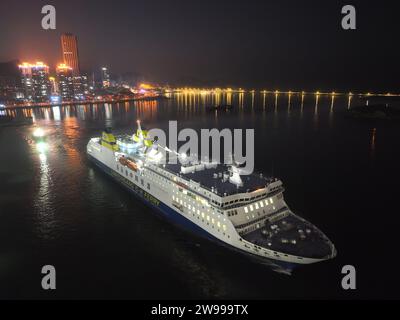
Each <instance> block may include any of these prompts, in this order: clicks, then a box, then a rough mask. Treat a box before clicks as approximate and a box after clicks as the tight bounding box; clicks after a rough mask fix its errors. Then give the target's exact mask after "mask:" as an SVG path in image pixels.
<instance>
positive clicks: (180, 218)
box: [87, 139, 335, 269]
mask: <svg viewBox="0 0 400 320" xmlns="http://www.w3.org/2000/svg"><path fill="white" fill-rule="evenodd" d="M87 153H88V156H89V158H90V159H91V160H92V161H93V162H94V163H95V164H96V165H97V166H98V167H99V168H101V169H102V170H103V171H104V172H106V173H107V174H108V175H109V176H111V177H112V178H113V179H114V180H116V181H117V182H119V183H120V184H122V185H123V186H124V187H125V188H127V189H128V190H129V191H131V192H132V193H133V194H135V195H136V196H137V197H138V198H140V199H141V200H142V201H144V202H145V203H146V204H147V205H149V206H150V207H152V208H153V209H154V210H156V211H157V212H159V213H160V214H162V215H163V216H164V217H166V218H167V219H168V220H170V221H172V222H173V223H175V224H178V225H180V226H182V227H184V228H185V229H187V230H189V231H190V232H194V233H196V234H199V235H200V236H202V237H206V238H208V239H211V240H213V241H216V242H218V243H220V244H223V245H225V246H228V247H230V248H232V249H236V250H239V251H241V252H243V253H246V254H250V255H252V256H253V257H256V258H261V259H263V260H268V261H273V262H276V263H278V265H279V266H282V265H283V266H284V267H285V268H287V269H292V267H293V266H295V265H298V264H310V263H315V262H319V261H323V260H326V259H329V258H332V257H333V256H334V255H335V251H334V248H333V251H332V256H329V257H323V258H309V257H304V256H297V255H290V254H287V253H283V252H277V251H276V250H270V249H268V248H264V247H260V246H258V245H255V244H254V243H251V242H249V241H247V240H245V239H244V238H243V237H242V236H241V235H240V234H239V233H238V231H237V225H236V226H235V225H234V224H233V222H232V221H231V219H230V218H228V215H227V212H225V211H220V210H214V209H213V208H211V207H207V206H206V207H205V206H204V203H201V202H199V201H198V199H199V197H196V198H197V201H196V200H195V199H193V196H192V197H189V194H190V193H189V194H188V195H186V198H185V195H184V194H182V192H179V191H178V190H179V189H181V186H182V184H179V182H176V181H174V180H172V179H166V178H165V176H163V175H162V174H159V172H158V171H157V168H156V167H155V168H151V167H144V168H143V170H141V171H140V172H139V171H134V170H131V169H130V168H128V167H126V166H122V165H121V164H120V163H119V162H118V159H117V157H116V154H115V152H114V151H112V150H110V149H109V148H107V147H104V146H102V145H101V144H99V143H98V140H96V139H92V140H91V141H90V142H89V143H88V146H87ZM154 169H155V170H154ZM180 191H182V190H180ZM182 197H183V201H182ZM274 203H275V205H274V209H275V210H276V211H278V210H279V208H287V205H286V203H285V202H284V200H283V197H275V199H274ZM271 210H272V209H271Z"/></svg>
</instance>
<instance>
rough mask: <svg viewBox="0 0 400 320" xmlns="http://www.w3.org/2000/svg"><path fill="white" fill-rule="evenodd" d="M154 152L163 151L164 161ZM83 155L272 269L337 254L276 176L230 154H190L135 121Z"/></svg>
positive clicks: (176, 218)
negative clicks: (222, 157) (221, 157)
mask: <svg viewBox="0 0 400 320" xmlns="http://www.w3.org/2000/svg"><path fill="white" fill-rule="evenodd" d="M138 123H139V122H138ZM161 150H164V151H165V152H166V154H168V158H169V161H168V162H166V163H164V161H163V159H164V155H163V153H162V152H161ZM87 153H88V156H89V159H91V160H92V161H93V162H94V163H95V164H96V165H97V166H98V167H99V168H100V169H102V170H103V171H105V172H106V173H107V174H108V175H109V176H110V177H112V178H113V179H115V180H116V181H117V182H119V183H120V184H122V185H123V186H124V187H125V188H127V189H128V190H129V191H131V192H132V193H133V194H134V195H135V196H137V197H138V198H140V199H141V200H143V201H144V202H145V203H146V204H148V205H149V206H150V207H151V208H153V209H154V210H155V212H158V213H160V214H161V215H162V216H163V217H165V218H166V219H168V220H170V221H172V222H174V223H176V224H178V225H180V226H183V227H184V228H185V229H187V230H189V231H191V232H193V233H197V234H199V235H202V236H204V237H205V238H208V239H211V240H213V241H215V242H217V243H219V244H221V245H223V246H225V247H229V248H231V249H234V250H236V251H238V252H241V253H244V254H247V255H249V256H251V257H253V258H254V259H256V260H261V261H264V262H266V263H268V264H272V265H275V266H276V268H275V269H280V270H286V271H287V272H290V270H292V269H293V268H294V267H295V266H296V265H303V264H310V263H316V262H320V261H324V260H327V259H331V258H333V257H335V255H336V250H335V247H334V245H333V244H332V242H331V241H330V240H329V239H328V238H327V237H326V236H325V235H324V234H323V233H322V232H321V231H320V230H319V229H318V228H317V227H315V226H314V225H313V224H311V223H310V222H308V221H306V220H305V219H303V218H301V217H299V216H298V215H296V214H295V213H293V212H292V211H291V210H290V209H289V207H288V205H287V204H286V202H285V200H284V198H283V191H284V188H283V184H282V182H281V180H279V179H277V178H274V177H265V176H264V175H262V174H256V173H252V174H248V173H246V172H244V171H243V168H242V167H241V165H240V164H238V163H236V161H235V160H234V159H232V163H231V164H219V163H217V162H211V161H207V160H204V161H202V160H197V159H192V158H191V157H190V156H189V155H186V154H179V153H178V152H176V151H174V150H171V149H169V148H168V147H166V146H161V145H160V144H159V143H158V140H157V139H156V138H154V139H152V138H151V137H150V136H148V133H147V132H146V131H144V130H141V128H140V123H139V129H138V130H137V132H136V133H135V134H134V135H133V136H129V135H123V136H114V135H113V134H112V133H111V130H109V129H108V130H106V131H104V132H103V134H102V136H101V137H96V138H92V139H90V141H89V143H88V145H87ZM171 160H176V161H171ZM278 267H280V268H278Z"/></svg>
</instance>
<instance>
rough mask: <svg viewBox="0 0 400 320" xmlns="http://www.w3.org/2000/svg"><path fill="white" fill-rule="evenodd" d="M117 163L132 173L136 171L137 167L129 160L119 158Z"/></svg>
mask: <svg viewBox="0 0 400 320" xmlns="http://www.w3.org/2000/svg"><path fill="white" fill-rule="evenodd" d="M119 163H121V164H122V165H123V166H126V167H128V168H129V169H131V170H133V171H137V170H138V165H137V164H136V162H135V161H133V160H132V159H131V158H125V157H120V158H119Z"/></svg>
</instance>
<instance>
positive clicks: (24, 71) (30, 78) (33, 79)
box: [19, 62, 51, 102]
mask: <svg viewBox="0 0 400 320" xmlns="http://www.w3.org/2000/svg"><path fill="white" fill-rule="evenodd" d="M19 69H20V71H21V80H22V87H23V88H24V94H25V99H27V100H33V101H34V102H47V101H49V97H50V91H51V85H50V81H49V67H48V66H47V65H45V64H44V63H43V62H36V64H30V63H27V62H24V63H23V64H20V65H19Z"/></svg>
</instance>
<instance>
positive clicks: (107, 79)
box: [101, 67, 110, 88]
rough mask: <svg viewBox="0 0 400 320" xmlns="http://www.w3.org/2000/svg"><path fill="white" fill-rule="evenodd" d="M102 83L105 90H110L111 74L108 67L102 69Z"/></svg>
mask: <svg viewBox="0 0 400 320" xmlns="http://www.w3.org/2000/svg"><path fill="white" fill-rule="evenodd" d="M101 82H102V84H103V88H108V87H109V86H110V74H109V73H108V69H107V68H106V67H102V68H101Z"/></svg>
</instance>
